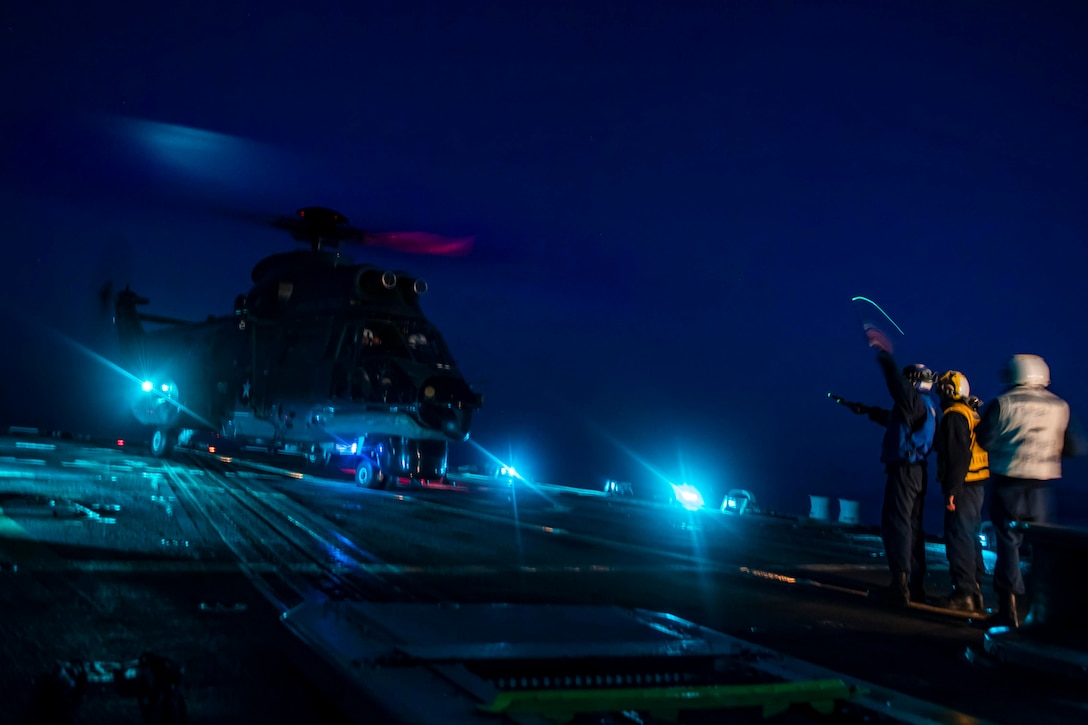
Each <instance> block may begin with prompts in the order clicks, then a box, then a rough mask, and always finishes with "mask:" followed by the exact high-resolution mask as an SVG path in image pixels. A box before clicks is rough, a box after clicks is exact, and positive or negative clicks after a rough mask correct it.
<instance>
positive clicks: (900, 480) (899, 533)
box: [880, 461, 928, 590]
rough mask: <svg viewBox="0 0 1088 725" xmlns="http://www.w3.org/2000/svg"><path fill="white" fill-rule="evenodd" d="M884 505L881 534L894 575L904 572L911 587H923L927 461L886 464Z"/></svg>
mask: <svg viewBox="0 0 1088 725" xmlns="http://www.w3.org/2000/svg"><path fill="white" fill-rule="evenodd" d="M885 471H886V472H887V474H888V481H887V483H885V484H884V508H883V511H882V512H881V516H880V534H881V537H882V538H883V539H884V554H885V556H887V558H888V568H889V569H891V572H892V576H893V577H894V576H895V575H897V574H900V573H905V574H907V576H908V578H909V579H910V582H911V588H912V590H913V589H915V588H920V587H921V586H922V579H923V578H924V577H925V575H926V536H925V532H924V531H923V530H922V510H923V506H924V504H925V499H926V486H927V484H928V475H927V471H926V463H925V461H922V462H921V463H889V464H887V466H886V467H885Z"/></svg>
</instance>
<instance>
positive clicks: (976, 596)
mask: <svg viewBox="0 0 1088 725" xmlns="http://www.w3.org/2000/svg"><path fill="white" fill-rule="evenodd" d="M971 599H972V600H973V601H972V604H973V606H974V608H973V610H972V611H975V612H985V611H986V599H985V598H984V597H983V596H982V586H980V585H979V584H978V583H977V582H976V583H975V591H974V592H973V593H972V594H971Z"/></svg>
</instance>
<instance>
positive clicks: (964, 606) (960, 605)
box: [941, 585, 982, 612]
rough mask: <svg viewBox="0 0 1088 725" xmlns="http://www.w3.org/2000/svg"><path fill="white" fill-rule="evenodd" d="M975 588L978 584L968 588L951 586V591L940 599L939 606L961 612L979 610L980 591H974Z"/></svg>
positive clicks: (980, 604) (980, 606)
mask: <svg viewBox="0 0 1088 725" xmlns="http://www.w3.org/2000/svg"><path fill="white" fill-rule="evenodd" d="M977 589H978V585H975V586H974V587H971V588H970V589H968V588H965V587H952V593H951V594H949V595H948V596H947V597H945V598H944V599H943V600H942V601H941V606H943V607H946V608H948V609H955V610H958V611H961V612H981V611H982V592H981V591H976V590H977Z"/></svg>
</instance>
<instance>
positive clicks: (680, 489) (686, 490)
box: [671, 483, 703, 511]
mask: <svg viewBox="0 0 1088 725" xmlns="http://www.w3.org/2000/svg"><path fill="white" fill-rule="evenodd" d="M671 485H672V491H673V493H674V494H675V495H676V501H677V503H679V504H680V505H681V506H683V507H684V508H686V509H687V510H688V511H695V510H696V509H701V508H702V507H703V494H701V493H699V489H697V488H695V486H692V485H691V484H687V483H681V484H680V485H679V486H678V485H676V484H675V483H673V484H671Z"/></svg>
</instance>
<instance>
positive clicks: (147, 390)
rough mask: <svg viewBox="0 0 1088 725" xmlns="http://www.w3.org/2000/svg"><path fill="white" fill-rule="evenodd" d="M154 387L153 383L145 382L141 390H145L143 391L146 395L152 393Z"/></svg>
mask: <svg viewBox="0 0 1088 725" xmlns="http://www.w3.org/2000/svg"><path fill="white" fill-rule="evenodd" d="M152 387H153V386H152V385H151V381H150V380H145V381H143V383H142V384H141V385H140V388H141V389H142V390H143V391H144V392H145V393H150V392H151V388H152Z"/></svg>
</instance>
